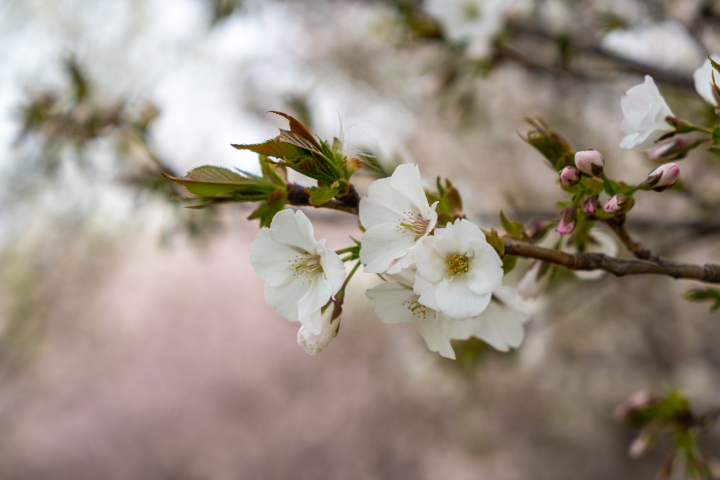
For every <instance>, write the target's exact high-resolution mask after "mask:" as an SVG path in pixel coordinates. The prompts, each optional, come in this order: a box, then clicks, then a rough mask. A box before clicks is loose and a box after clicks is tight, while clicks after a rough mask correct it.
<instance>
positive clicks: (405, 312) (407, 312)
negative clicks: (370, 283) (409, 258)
mask: <svg viewBox="0 0 720 480" xmlns="http://www.w3.org/2000/svg"><path fill="white" fill-rule="evenodd" d="M365 295H366V296H367V297H368V298H369V299H371V300H372V301H373V304H374V306H375V313H376V314H377V316H378V317H380V320H382V321H383V322H384V323H389V324H396V323H412V322H413V321H415V315H414V313H413V311H412V310H411V309H410V308H408V306H409V303H406V302H409V301H411V300H412V299H413V298H414V297H415V296H416V295H415V294H414V293H413V291H412V290H410V289H409V288H407V287H405V286H403V285H400V284H399V283H395V282H383V283H381V284H380V285H376V286H374V287H373V288H371V289H370V290H367V291H366V292H365ZM416 311H417V310H416Z"/></svg>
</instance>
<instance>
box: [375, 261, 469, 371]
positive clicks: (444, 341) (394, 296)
mask: <svg viewBox="0 0 720 480" xmlns="http://www.w3.org/2000/svg"><path fill="white" fill-rule="evenodd" d="M387 277H388V278H389V279H390V281H387V282H383V283H381V284H380V285H377V286H375V287H373V288H371V289H370V290H368V291H367V292H365V295H367V296H368V298H370V299H371V300H372V301H373V305H374V306H375V313H377V316H378V317H380V320H382V321H383V322H385V323H389V324H396V323H410V324H412V325H413V326H415V328H417V330H418V332H420V335H422V337H423V339H425V343H426V344H427V347H428V348H429V349H430V350H431V351H433V352H438V353H439V354H440V355H442V356H443V357H446V358H452V359H455V352H454V351H453V349H452V346H451V345H450V339H449V338H448V336H447V332H446V329H447V322H446V321H445V320H444V319H443V318H442V317H441V315H440V314H439V312H437V311H435V310H433V309H431V308H428V307H426V306H425V305H421V304H420V303H419V301H418V299H419V298H420V297H419V296H418V295H417V294H415V292H414V291H413V284H414V283H415V272H414V268H406V269H405V270H403V271H402V272H401V273H399V274H396V275H387Z"/></svg>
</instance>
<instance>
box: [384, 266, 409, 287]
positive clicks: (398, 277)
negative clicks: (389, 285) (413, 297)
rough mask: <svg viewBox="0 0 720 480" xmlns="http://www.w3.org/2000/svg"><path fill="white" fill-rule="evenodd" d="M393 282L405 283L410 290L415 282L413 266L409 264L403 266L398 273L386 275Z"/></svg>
mask: <svg viewBox="0 0 720 480" xmlns="http://www.w3.org/2000/svg"><path fill="white" fill-rule="evenodd" d="M387 277H388V278H390V279H391V280H392V281H393V282H396V283H399V284H401V285H405V286H406V287H407V288H409V289H410V290H412V288H413V285H414V284H415V266H414V265H411V266H410V267H409V268H404V269H402V270H401V271H400V272H398V273H393V274H389V275H387Z"/></svg>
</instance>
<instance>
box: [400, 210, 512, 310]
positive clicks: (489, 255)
mask: <svg viewBox="0 0 720 480" xmlns="http://www.w3.org/2000/svg"><path fill="white" fill-rule="evenodd" d="M415 260H416V267H417V275H416V277H415V284H414V289H415V293H416V294H418V295H420V299H419V302H420V303H421V304H422V305H425V306H426V307H430V308H432V309H433V310H437V311H439V312H442V313H443V314H445V315H447V316H449V317H451V318H454V319H459V320H462V319H465V318H470V317H475V316H477V315H480V313H482V311H483V310H485V308H486V307H487V306H488V303H489V302H490V297H491V295H492V292H494V291H495V290H496V289H497V288H498V287H499V286H500V283H501V282H502V277H503V270H502V260H500V257H499V256H498V254H497V252H496V251H495V249H494V248H493V247H491V246H490V245H489V244H488V243H487V241H486V240H485V234H484V233H482V231H480V229H479V228H478V227H476V226H475V225H473V224H472V223H471V222H469V221H468V220H466V219H459V220H456V221H455V223H454V224H451V223H448V224H447V225H446V227H445V228H441V229H437V230H435V234H434V235H432V236H429V237H426V238H424V239H423V240H422V242H420V243H419V244H418V246H417V247H416V248H415Z"/></svg>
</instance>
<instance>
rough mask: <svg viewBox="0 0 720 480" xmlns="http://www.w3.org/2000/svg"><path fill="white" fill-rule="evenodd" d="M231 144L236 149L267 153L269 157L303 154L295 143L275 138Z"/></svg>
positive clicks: (287, 157)
mask: <svg viewBox="0 0 720 480" xmlns="http://www.w3.org/2000/svg"><path fill="white" fill-rule="evenodd" d="M231 145H232V146H233V147H234V148H237V149H238V150H250V151H252V152H255V153H259V154H260V155H267V156H269V157H275V158H280V159H282V160H286V159H292V158H296V157H299V156H302V155H305V152H303V151H302V150H301V149H299V148H298V147H296V146H295V145H291V144H289V143H285V142H280V141H278V140H276V139H272V140H268V141H267V142H265V143H256V144H251V145H237V144H231Z"/></svg>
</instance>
